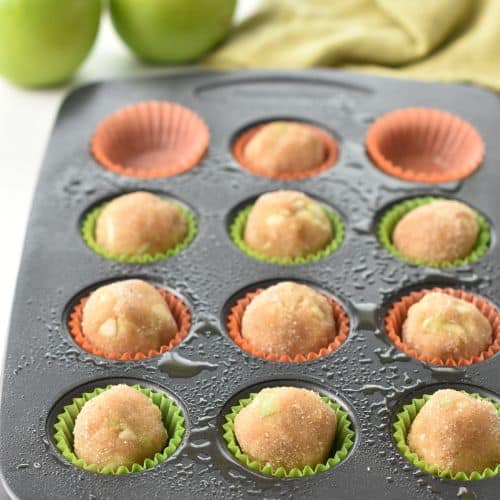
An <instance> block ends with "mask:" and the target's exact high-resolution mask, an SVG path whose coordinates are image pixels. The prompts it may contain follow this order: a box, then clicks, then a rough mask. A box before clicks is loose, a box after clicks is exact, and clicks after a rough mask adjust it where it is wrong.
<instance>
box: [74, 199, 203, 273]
mask: <svg viewBox="0 0 500 500" xmlns="http://www.w3.org/2000/svg"><path fill="white" fill-rule="evenodd" d="M107 204H108V202H105V203H103V204H101V205H99V206H97V207H96V208H94V209H92V210H91V211H90V212H88V213H87V215H86V216H85V217H84V219H83V223H82V228H81V231H82V238H83V240H84V241H85V243H86V244H87V246H88V247H89V248H90V249H91V250H93V251H94V252H95V253H96V254H98V255H100V256H101V257H104V258H105V259H109V260H116V261H118V262H123V263H130V264H149V263H152V262H157V261H159V260H163V259H168V258H169V257H172V256H174V255H176V254H178V253H179V252H181V251H182V250H185V249H186V248H187V247H188V246H189V245H190V244H191V242H192V241H193V240H194V238H195V236H196V232H197V230H198V226H197V224H196V218H195V216H194V214H193V212H191V210H189V209H188V208H186V207H184V206H182V205H178V207H179V209H180V210H181V212H182V215H183V216H184V219H185V221H186V225H187V232H186V236H185V237H184V239H183V240H182V241H181V242H179V243H178V244H177V245H175V246H173V247H171V248H169V249H168V250H166V251H164V252H158V253H155V254H145V255H125V254H116V253H113V252H109V251H108V250H105V249H104V248H102V247H101V246H99V245H98V244H97V241H96V237H95V231H96V225H97V219H98V218H99V216H100V215H101V213H102V211H103V210H104V207H105V206H106V205H107Z"/></svg>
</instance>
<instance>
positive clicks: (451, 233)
mask: <svg viewBox="0 0 500 500" xmlns="http://www.w3.org/2000/svg"><path fill="white" fill-rule="evenodd" d="M478 234H479V224H478V221H477V216H476V214H475V212H474V211H473V210H472V209H471V208H469V207H468V206H467V205H465V204H464V203H461V202H459V201H453V200H436V201H432V202H430V203H428V204H425V205H422V206H419V207H417V208H414V209H413V210H411V211H410V212H408V213H407V214H406V215H404V216H403V217H402V218H401V220H400V221H399V222H398V223H397V225H396V227H395V229H394V232H393V234H392V241H393V243H394V245H395V247H396V248H397V249H398V250H399V251H400V252H401V253H402V254H403V255H405V256H406V257H409V258H412V259H417V260H422V261H424V262H436V263H441V262H453V261H455V260H457V259H463V258H464V257H467V256H468V255H469V254H470V253H471V251H472V250H473V249H474V246H475V245H476V241H477V237H478Z"/></svg>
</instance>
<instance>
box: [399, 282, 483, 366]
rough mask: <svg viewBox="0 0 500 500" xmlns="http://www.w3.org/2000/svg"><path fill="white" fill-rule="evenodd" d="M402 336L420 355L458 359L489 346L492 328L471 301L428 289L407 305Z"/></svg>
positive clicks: (473, 354) (465, 357) (477, 352)
mask: <svg viewBox="0 0 500 500" xmlns="http://www.w3.org/2000/svg"><path fill="white" fill-rule="evenodd" d="M402 339H403V342H405V343H406V344H407V345H408V346H410V347H413V348H414V349H415V350H416V351H417V352H418V353H419V354H421V355H425V356H428V357H429V358H440V359H454V360H455V361H459V360H460V359H469V358H471V357H473V356H478V355H480V354H481V353H482V352H483V351H485V350H486V349H488V346H489V345H490V344H491V342H492V328H491V324H490V322H489V321H488V319H487V318H486V317H485V316H484V314H482V313H481V311H479V309H478V308H477V307H476V306H475V305H474V304H472V303H471V302H468V301H467V300H463V299H458V298H456V297H452V296H451V295H448V294H446V293H441V292H429V293H427V294H426V295H424V297H423V298H422V299H420V301H418V302H417V303H415V304H413V305H412V306H411V307H410V308H409V309H408V313H407V317H406V320H405V321H404V323H403V328H402Z"/></svg>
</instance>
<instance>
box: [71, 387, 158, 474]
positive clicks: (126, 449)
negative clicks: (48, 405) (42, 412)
mask: <svg viewBox="0 0 500 500" xmlns="http://www.w3.org/2000/svg"><path fill="white" fill-rule="evenodd" d="M73 436H74V450H75V454H76V456H77V457H78V458H81V459H82V460H84V461H85V462H86V463H87V464H95V465H97V466H98V467H99V468H103V467H105V466H108V467H111V468H112V469H113V470H115V469H117V468H118V467H119V466H120V465H124V466H126V467H131V466H132V465H133V464H136V463H137V464H141V465H142V464H143V462H144V460H145V459H146V458H153V457H154V456H155V454H156V453H158V452H162V451H163V449H164V448H165V446H166V444H167V438H168V434H167V431H166V429H165V426H164V425H163V421H162V415H161V411H160V409H159V408H158V406H156V405H155V404H154V403H153V402H152V401H151V400H150V399H149V398H148V397H147V396H145V395H144V394H142V393H141V392H139V391H138V390H137V389H134V388H133V387H130V386H128V385H115V386H114V387H111V388H110V389H108V390H107V391H105V392H103V393H101V394H99V395H98V396H96V397H94V398H92V399H91V400H89V401H88V402H87V403H85V405H84V406H83V408H82V410H81V411H80V413H79V414H78V416H77V418H76V422H75V427H74V430H73Z"/></svg>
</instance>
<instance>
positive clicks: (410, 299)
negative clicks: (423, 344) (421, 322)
mask: <svg viewBox="0 0 500 500" xmlns="http://www.w3.org/2000/svg"><path fill="white" fill-rule="evenodd" d="M430 292H441V293H446V294H448V295H451V296H452V297H456V298H457V299H462V300H466V301H467V302H471V303H472V304H474V305H475V306H476V307H477V308H478V309H479V311H480V312H481V313H482V314H483V315H484V316H485V317H486V318H487V319H488V321H489V322H490V325H491V330H492V336H493V342H492V343H491V345H490V346H489V347H488V349H487V350H485V351H483V352H482V353H481V354H480V355H479V356H473V357H472V358H469V359H465V358H462V359H459V360H458V361H457V360H455V359H451V358H446V359H442V358H437V357H436V358H430V357H429V356H426V355H423V354H420V353H418V352H417V351H416V350H415V349H414V348H412V347H410V346H409V345H407V344H406V343H405V342H403V339H402V337H401V333H402V328H403V323H404V321H405V320H406V317H407V315H408V309H409V308H410V307H411V306H412V305H413V304H416V303H417V302H419V301H420V300H421V299H422V298H423V297H424V295H426V294H428V293H430ZM384 325H385V330H386V332H387V335H388V336H389V338H390V339H391V341H392V342H393V343H394V345H395V346H396V347H397V348H398V349H399V350H401V351H403V352H404V353H405V354H407V355H408V356H410V357H412V358H415V359H418V360H420V361H423V362H424V363H429V364H431V365H443V366H468V365H472V364H474V363H479V362H481V361H484V360H486V359H488V358H491V356H493V355H494V354H495V353H496V352H498V351H499V350H500V314H499V313H498V312H497V310H496V309H495V307H494V306H492V305H491V304H489V303H488V302H486V301H485V300H484V299H482V298H481V297H478V296H477V295H475V294H473V293H469V292H465V291H463V290H459V289H456V288H437V287H435V288H432V289H425V290H419V291H416V292H411V293H410V294H408V295H405V296H404V297H402V298H401V299H399V300H398V301H397V302H395V303H394V304H393V305H392V306H391V308H390V309H389V311H388V312H387V314H386V316H385V320H384Z"/></svg>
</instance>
